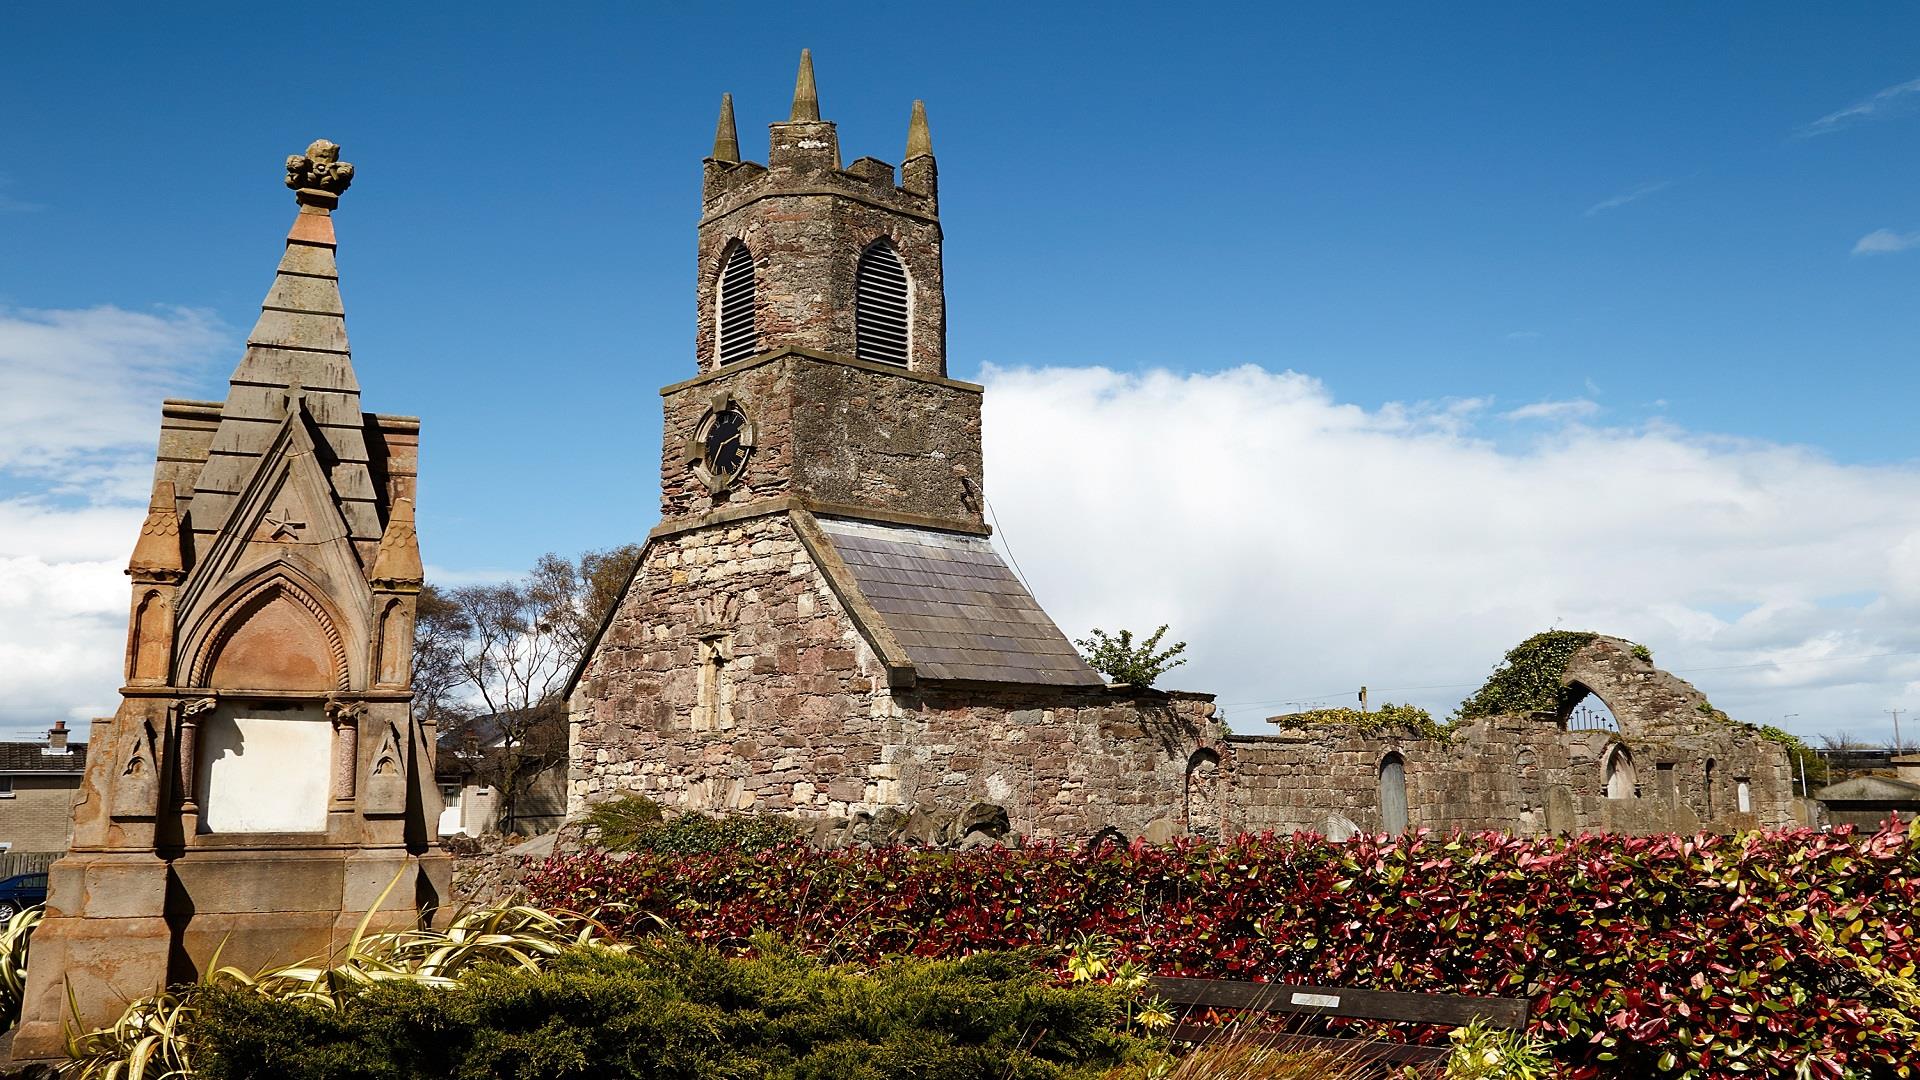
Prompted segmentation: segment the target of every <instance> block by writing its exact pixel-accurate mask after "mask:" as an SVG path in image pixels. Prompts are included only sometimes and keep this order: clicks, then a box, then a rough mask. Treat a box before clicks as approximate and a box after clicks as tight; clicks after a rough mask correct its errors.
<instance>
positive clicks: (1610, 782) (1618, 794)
mask: <svg viewBox="0 0 1920 1080" xmlns="http://www.w3.org/2000/svg"><path fill="white" fill-rule="evenodd" d="M1606 779H1607V798H1609V799H1635V798H1639V796H1640V783H1639V779H1638V778H1637V777H1636V776H1635V775H1634V771H1633V755H1632V754H1631V753H1629V752H1628V751H1627V748H1626V747H1625V746H1615V747H1614V748H1613V752H1612V753H1609V754H1608V755H1607V771H1606Z"/></svg>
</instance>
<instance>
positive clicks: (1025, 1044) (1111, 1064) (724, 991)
mask: <svg viewBox="0 0 1920 1080" xmlns="http://www.w3.org/2000/svg"><path fill="white" fill-rule="evenodd" d="M1123 1019H1124V1004H1123V1002H1122V1000H1121V995H1120V993H1119V992H1118V991H1116V990H1115V989H1114V988H1112V987H1106V986H1080V987H1063V986H1058V985H1055V984H1054V983H1053V981H1052V980H1051V979H1050V978H1049V977H1048V976H1047V975H1046V974H1045V973H1044V972H1041V971H1037V970H1035V968H1034V963H1033V961H1032V960H1030V959H1027V958H1024V957H1009V956H1005V955H994V954H986V955H980V956H974V957H969V958H967V959H964V960H959V961H926V960H897V961H890V962H887V963H884V964H881V965H879V966H877V967H876V968H874V969H872V970H870V971H858V970H854V969H849V968H841V967H831V966H827V965H824V964H821V963H819V962H818V961H815V960H812V959H810V958H808V957H806V956H803V955H801V954H800V953H798V952H795V951H794V950H792V949H790V948H787V947H785V946H782V945H779V944H778V943H776V942H774V941H772V940H771V939H764V938H763V939H757V940H756V941H755V942H754V948H753V955H752V956H750V957H745V958H738V957H729V956H726V955H723V954H722V953H720V952H719V951H717V950H715V949H712V948H708V947H705V946H701V945H695V944H691V943H688V942H686V941H684V940H681V939H678V938H672V937H657V938H653V939H650V940H647V941H644V942H642V943H640V944H638V945H636V946H635V947H634V949H633V951H632V952H630V953H625V954H622V953H618V952H613V951H609V950H576V951H572V952H568V953H566V954H563V955H561V956H559V957H556V958H554V959H553V960H550V961H548V962H547V963H546V964H545V965H544V967H543V968H542V969H541V970H538V971H529V970H524V969H516V968H511V967H492V968H487V969H479V970H476V971H474V972H472V973H470V974H469V975H468V976H466V977H465V978H463V979H462V980H461V982H460V984H459V985H458V986H456V987H453V988H451V989H435V988H431V987H424V986H419V985H414V984H402V983H386V982H377V983H374V984H372V985H370V986H368V987H366V988H365V989H364V990H363V991H361V992H359V993H357V994H355V995H354V996H352V997H351V998H349V999H347V1000H346V1001H345V1002H344V1003H343V1004H342V1005H340V1006H339V1007H337V1008H329V1007H327V1006H325V1005H321V1004H308V1003H303V1002H298V1001H287V1000H281V999H275V998H270V997H266V996H263V995H260V994H256V993H252V992H250V991H247V990H243V989H238V988H220V989H216V990H214V991H212V992H209V993H207V994H205V995H204V996H203V997H202V999H201V1001H200V1006H199V1009H198V1011H197V1013H196V1015H195V1017H194V1020H193V1022H192V1025H191V1037H192V1039H193V1041H194V1043H195V1044H196V1051H197V1052H196V1055H195V1064H196V1066H197V1067H198V1071H199V1073H200V1075H201V1076H203V1077H205V1078H207V1080H268V1078H272V1080H347V1078H349V1077H351V1078H355V1080H403V1078H407V1080H412V1078H428V1080H432V1078H447V1080H453V1078H456V1077H458V1078H467V1077H475V1078H478V1077H501V1078H507V1080H548V1078H553V1080H559V1078H562V1077H565V1078H568V1080H598V1078H606V1080H613V1078H615V1077H621V1078H626V1077H659V1078H678V1080H708V1078H712V1080H894V1078H898V1077H917V1078H923V1080H1003V1078H1014V1080H1096V1078H1100V1077H1104V1076H1106V1075H1108V1074H1109V1073H1110V1072H1111V1070H1113V1069H1115V1068H1116V1067H1119V1066H1123V1065H1125V1064H1127V1063H1128V1062H1130V1061H1135V1060H1139V1059H1141V1058H1143V1057H1144V1056H1145V1048H1144V1046H1143V1045H1142V1044H1141V1043H1140V1042H1138V1041H1137V1040H1135V1039H1133V1038H1131V1037H1129V1036H1127V1035H1125V1034H1123V1033H1121V1032H1120V1031H1118V1030H1117V1025H1118V1024H1119V1023H1121V1022H1122V1021H1123Z"/></svg>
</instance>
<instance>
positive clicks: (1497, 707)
mask: <svg viewBox="0 0 1920 1080" xmlns="http://www.w3.org/2000/svg"><path fill="white" fill-rule="evenodd" d="M1598 636H1599V635H1597V634H1592V633H1588V632H1586V631H1582V630H1548V631H1546V632H1545V633H1540V634H1535V635H1533V636H1532V637H1530V638H1528V639H1527V640H1525V641H1523V642H1521V643H1520V644H1518V645H1515V646H1514V647H1513V648H1512V649H1510V650H1508V652H1507V655H1506V656H1505V657H1504V658H1502V659H1501V661H1500V665H1499V666H1498V667H1496V668H1494V669H1493V674H1492V675H1491V676H1488V678H1487V682H1486V685H1484V686H1482V687H1481V688H1480V689H1478V690H1476V691H1474V693H1473V696H1472V697H1470V698H1468V699H1467V700H1465V701H1463V702H1461V703H1460V708H1459V709H1458V710H1456V715H1457V716H1459V717H1460V718H1461V719H1462V720H1477V719H1479V718H1480V717H1483V716H1521V715H1525V714H1527V713H1536V712H1552V711H1554V710H1556V709H1562V708H1565V707H1567V706H1569V705H1572V704H1573V701H1572V700H1570V698H1572V697H1576V696H1578V695H1577V694H1576V693H1575V692H1574V691H1571V690H1569V689H1568V688H1567V687H1565V686H1562V685H1560V677H1561V676H1563V675H1565V674H1566V673H1567V665H1568V664H1569V663H1571V662H1572V660H1573V654H1574V653H1577V652H1579V651H1580V650H1581V649H1584V648H1586V647H1587V646H1588V645H1591V644H1592V643H1593V639H1594V638H1596V637H1598Z"/></svg>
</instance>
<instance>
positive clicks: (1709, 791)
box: [1700, 758, 1715, 818]
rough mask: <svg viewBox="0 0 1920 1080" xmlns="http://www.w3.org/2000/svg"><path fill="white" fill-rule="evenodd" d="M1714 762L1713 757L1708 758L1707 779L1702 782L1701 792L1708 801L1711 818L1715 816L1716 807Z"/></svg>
mask: <svg viewBox="0 0 1920 1080" xmlns="http://www.w3.org/2000/svg"><path fill="white" fill-rule="evenodd" d="M1714 764H1715V763H1714V760H1713V759H1712V758H1708V759H1707V774H1706V780H1705V781H1704V782H1703V783H1702V784H1701V789H1700V793H1701V794H1702V795H1703V796H1704V797H1705V798H1706V803H1707V816H1708V817H1709V818H1711V817H1712V816H1713V809H1714V808H1713V769H1714Z"/></svg>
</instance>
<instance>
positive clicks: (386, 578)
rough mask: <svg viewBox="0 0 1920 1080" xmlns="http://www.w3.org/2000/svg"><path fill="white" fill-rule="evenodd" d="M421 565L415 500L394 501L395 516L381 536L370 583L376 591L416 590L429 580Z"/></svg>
mask: <svg viewBox="0 0 1920 1080" xmlns="http://www.w3.org/2000/svg"><path fill="white" fill-rule="evenodd" d="M426 576H427V574H426V570H425V569H424V568H422V567H421V565H420V534H419V532H418V531H417V529H416V527H415V525H414V521H413V500H412V499H407V498H400V499H395V500H394V501H393V516H391V517H389V518H388V519H387V530H386V532H384V533H382V534H381V536H380V550H379V551H378V552H377V553H376V554H375V555H374V557H373V569H372V570H371V571H370V572H368V574H367V580H368V581H370V582H372V583H373V587H374V588H376V589H393V590H396V591H407V590H409V589H412V590H417V589H419V587H420V584H421V582H423V581H425V580H426Z"/></svg>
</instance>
